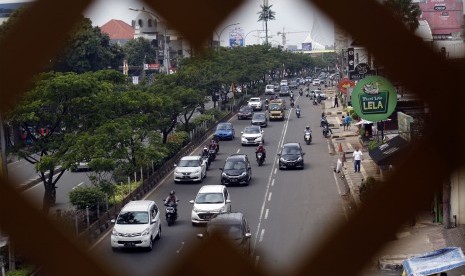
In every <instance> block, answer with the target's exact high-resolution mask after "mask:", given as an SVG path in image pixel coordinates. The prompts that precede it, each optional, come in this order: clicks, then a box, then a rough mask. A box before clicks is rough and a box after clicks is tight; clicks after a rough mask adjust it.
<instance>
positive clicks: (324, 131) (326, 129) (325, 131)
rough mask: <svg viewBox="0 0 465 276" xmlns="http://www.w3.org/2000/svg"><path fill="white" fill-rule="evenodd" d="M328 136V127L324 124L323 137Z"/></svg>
mask: <svg viewBox="0 0 465 276" xmlns="http://www.w3.org/2000/svg"><path fill="white" fill-rule="evenodd" d="M328 136H329V127H328V125H327V124H326V125H324V126H323V137H325V138H328Z"/></svg>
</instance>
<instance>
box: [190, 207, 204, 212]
mask: <svg viewBox="0 0 465 276" xmlns="http://www.w3.org/2000/svg"><path fill="white" fill-rule="evenodd" d="M192 211H194V212H196V213H197V212H200V211H202V209H199V208H197V207H194V208H192Z"/></svg>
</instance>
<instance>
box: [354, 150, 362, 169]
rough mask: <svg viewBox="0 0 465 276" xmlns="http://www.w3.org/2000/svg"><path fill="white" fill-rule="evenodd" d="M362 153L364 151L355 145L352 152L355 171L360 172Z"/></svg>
mask: <svg viewBox="0 0 465 276" xmlns="http://www.w3.org/2000/svg"><path fill="white" fill-rule="evenodd" d="M362 155H363V154H362V151H361V150H360V149H359V148H358V147H355V151H354V153H352V156H353V157H354V172H360V163H361V161H362Z"/></svg>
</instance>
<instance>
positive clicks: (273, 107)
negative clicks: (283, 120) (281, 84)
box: [269, 104, 281, 111]
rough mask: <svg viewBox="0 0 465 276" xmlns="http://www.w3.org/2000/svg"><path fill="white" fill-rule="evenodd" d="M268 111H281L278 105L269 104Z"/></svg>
mask: <svg viewBox="0 0 465 276" xmlns="http://www.w3.org/2000/svg"><path fill="white" fill-rule="evenodd" d="M269 109H270V110H272V111H273V110H280V109H281V105H280V104H271V105H270V107H269Z"/></svg>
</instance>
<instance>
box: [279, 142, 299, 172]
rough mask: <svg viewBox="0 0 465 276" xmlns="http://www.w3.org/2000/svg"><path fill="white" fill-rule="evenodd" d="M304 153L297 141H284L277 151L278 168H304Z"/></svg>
mask: <svg viewBox="0 0 465 276" xmlns="http://www.w3.org/2000/svg"><path fill="white" fill-rule="evenodd" d="M304 155H305V153H304V152H302V148H301V147H300V144H299V143H286V144H284V145H283V147H282V148H281V151H280V152H279V153H278V156H279V169H280V170H281V169H288V168H300V169H303V168H304Z"/></svg>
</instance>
